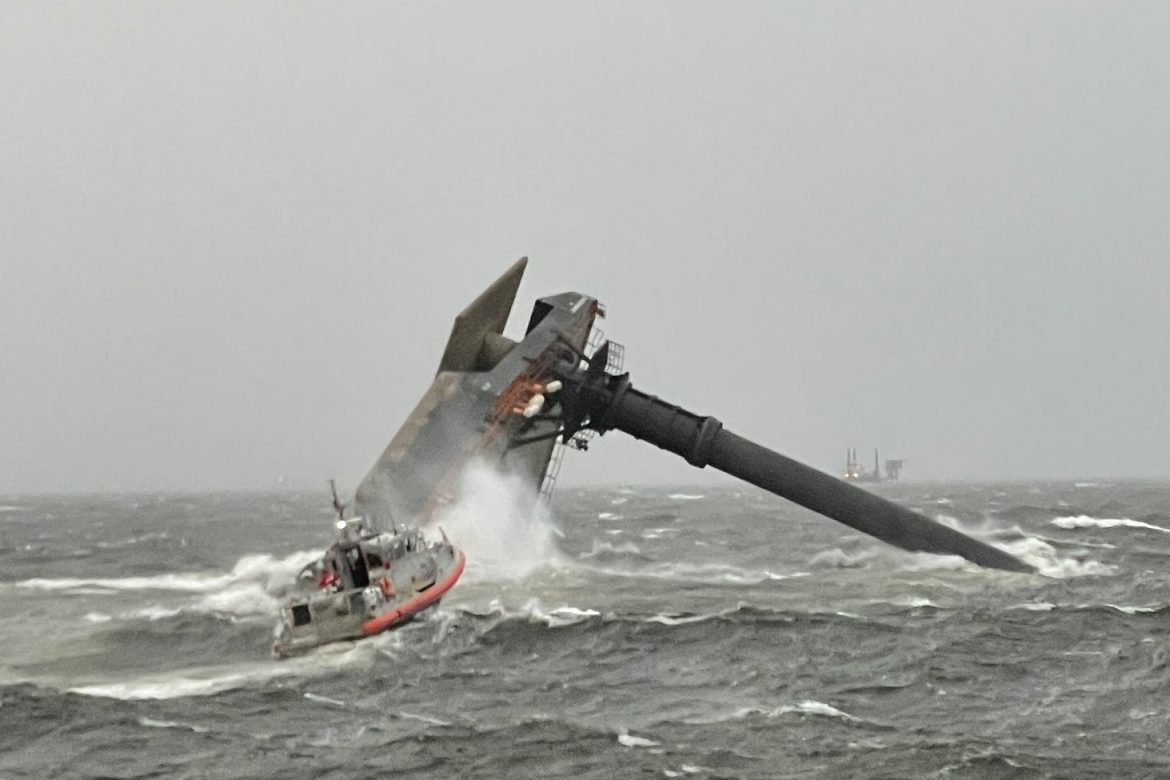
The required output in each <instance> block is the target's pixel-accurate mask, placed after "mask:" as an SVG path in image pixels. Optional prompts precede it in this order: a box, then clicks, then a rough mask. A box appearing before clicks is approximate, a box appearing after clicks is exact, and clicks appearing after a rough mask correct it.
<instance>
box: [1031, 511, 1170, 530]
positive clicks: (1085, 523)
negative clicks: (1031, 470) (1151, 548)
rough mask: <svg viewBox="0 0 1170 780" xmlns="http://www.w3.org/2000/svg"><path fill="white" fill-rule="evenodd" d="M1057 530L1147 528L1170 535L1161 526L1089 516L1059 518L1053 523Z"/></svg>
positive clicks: (1127, 519)
mask: <svg viewBox="0 0 1170 780" xmlns="http://www.w3.org/2000/svg"><path fill="white" fill-rule="evenodd" d="M1051 522H1052V524H1053V525H1054V526H1056V527H1057V528H1064V529H1073V528H1146V529H1149V530H1151V531H1159V532H1161V533H1164V534H1170V528H1163V527H1162V526H1160V525H1153V524H1152V523H1143V522H1142V521H1141V520H1130V519H1129V518H1124V517H1123V518H1108V517H1089V516H1088V515H1077V516H1076V517H1058V518H1056V519H1054V520H1052V521H1051Z"/></svg>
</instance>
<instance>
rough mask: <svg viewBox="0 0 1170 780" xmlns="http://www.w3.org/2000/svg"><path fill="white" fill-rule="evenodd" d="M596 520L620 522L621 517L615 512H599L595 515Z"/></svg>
mask: <svg viewBox="0 0 1170 780" xmlns="http://www.w3.org/2000/svg"><path fill="white" fill-rule="evenodd" d="M597 519H598V520H621V519H622V516H621V515H619V514H617V513H616V512H601V513H600V514H598V515H597Z"/></svg>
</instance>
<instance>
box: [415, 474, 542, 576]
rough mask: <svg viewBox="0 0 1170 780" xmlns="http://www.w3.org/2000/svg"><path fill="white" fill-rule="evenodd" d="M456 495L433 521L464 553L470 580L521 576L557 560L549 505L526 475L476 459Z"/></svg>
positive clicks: (464, 476) (463, 478) (464, 475)
mask: <svg viewBox="0 0 1170 780" xmlns="http://www.w3.org/2000/svg"><path fill="white" fill-rule="evenodd" d="M458 495H459V497H458V499H457V500H456V501H455V503H453V504H452V505H450V506H448V507H445V508H444V509H443V510H442V511H441V512H439V513H438V515H437V516H436V522H437V524H438V525H439V527H441V528H442V529H443V530H444V531H445V532H446V533H447V535H448V537H449V538H450V539H451V541H452V542H454V543H455V544H456V545H458V546H459V547H460V548H462V549H463V551H464V552H465V553H466V554H467V574H466V575H465V576H466V577H467V578H468V579H469V580H473V581H474V580H479V581H499V580H514V579H522V578H524V577H526V576H528V575H529V574H531V573H532V572H534V571H536V570H537V569H540V568H542V567H544V566H547V565H549V564H552V563H556V562H559V560H560V557H559V555H558V554H557V550H556V545H555V544H554V541H553V537H554V535H555V530H554V528H553V524H552V520H551V517H550V516H549V514H548V508H547V506H546V505H545V504H544V502H542V501H540V500H538V498H537V496H536V495H535V493H534V491H533V489H532V486H531V485H530V484H529V483H528V482H527V481H526V480H524V479H521V478H520V477H518V476H516V475H511V474H502V473H500V472H499V471H497V470H496V469H493V468H491V467H490V466H488V465H487V464H485V463H482V462H475V463H473V464H471V465H469V466H468V468H467V469H466V470H465V471H464V474H463V477H462V479H461V481H460V486H459V494H458Z"/></svg>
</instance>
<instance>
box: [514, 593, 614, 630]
mask: <svg viewBox="0 0 1170 780" xmlns="http://www.w3.org/2000/svg"><path fill="white" fill-rule="evenodd" d="M521 614H523V615H525V616H527V617H528V619H529V620H531V621H533V622H540V623H544V624H545V625H547V626H548V627H549V628H564V627H565V626H573V625H576V624H577V623H583V622H584V621H586V620H588V619H589V618H593V617H597V616H598V615H600V614H601V613H600V612H598V611H597V610H594V609H580V608H578V607H572V606H569V605H568V604H566V605H564V606H560V607H557V608H556V609H553V610H551V611H547V612H546V611H545V609H544V607H543V606H541V603H540V599H531V600H529V601H528V603H527V604H525V605H524V607H523V608H522V610H521Z"/></svg>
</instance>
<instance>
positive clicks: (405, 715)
mask: <svg viewBox="0 0 1170 780" xmlns="http://www.w3.org/2000/svg"><path fill="white" fill-rule="evenodd" d="M398 717H400V718H402V719H404V720H417V721H419V722H420V723H429V724H431V725H432V726H450V725H451V723H450V721H446V720H439V719H438V718H432V717H429V716H427V715H417V714H415V713H413V712H399V713H398Z"/></svg>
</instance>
